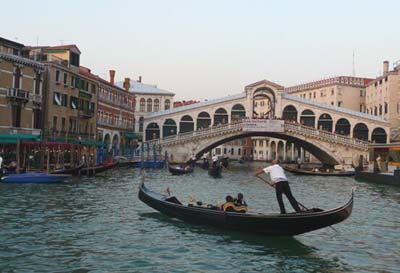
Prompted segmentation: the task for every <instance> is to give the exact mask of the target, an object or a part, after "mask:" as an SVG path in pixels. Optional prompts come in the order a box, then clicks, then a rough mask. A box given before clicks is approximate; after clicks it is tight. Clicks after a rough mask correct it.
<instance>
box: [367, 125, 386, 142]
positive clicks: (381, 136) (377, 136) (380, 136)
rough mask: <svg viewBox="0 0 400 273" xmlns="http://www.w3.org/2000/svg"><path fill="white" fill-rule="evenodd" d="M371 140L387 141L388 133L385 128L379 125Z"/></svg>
mask: <svg viewBox="0 0 400 273" xmlns="http://www.w3.org/2000/svg"><path fill="white" fill-rule="evenodd" d="M371 140H372V142H374V143H386V141H387V135H386V132H385V130H384V129H382V128H380V127H377V128H375V129H374V130H373V131H372V136H371Z"/></svg>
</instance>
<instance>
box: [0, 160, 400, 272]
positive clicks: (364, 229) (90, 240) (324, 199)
mask: <svg viewBox="0 0 400 273" xmlns="http://www.w3.org/2000/svg"><path fill="white" fill-rule="evenodd" d="M254 168H255V167H254V166H250V165H240V166H236V167H233V168H232V169H231V170H229V171H227V172H225V173H224V174H223V178H222V179H213V178H211V177H209V176H208V175H207V173H206V172H205V171H202V170H197V169H196V171H195V172H194V173H193V174H191V175H189V176H179V177H175V176H171V175H170V174H169V173H168V172H166V171H164V170H150V171H148V173H147V181H149V183H148V184H149V185H148V186H149V187H150V188H152V189H154V190H156V191H158V192H164V191H165V189H166V188H167V187H169V188H170V189H171V191H172V192H173V193H174V194H176V195H177V196H178V197H179V199H180V200H181V201H183V202H187V200H188V198H189V197H190V196H194V197H195V198H196V199H197V200H202V201H204V202H208V203H218V202H222V201H223V199H224V196H225V195H227V194H236V193H237V192H243V193H244V194H245V197H246V199H247V202H248V203H249V205H250V209H251V210H252V211H256V212H276V211H278V210H279V209H278V205H277V203H276V200H275V194H274V192H273V191H272V190H271V189H270V188H268V187H267V186H266V185H265V184H264V183H263V182H261V181H259V180H256V179H254V176H253V173H254ZM138 173H139V172H138V171H137V170H132V169H119V170H112V171H111V172H108V173H106V174H105V175H102V176H99V177H95V178H83V179H74V180H71V181H69V183H65V184H59V185H33V184H32V185H0V223H1V229H0V238H1V244H0V272H75V273H86V272H266V271H268V272H395V271H396V270H398V268H399V267H400V264H399V259H398V256H397V252H398V249H400V239H399V236H398V235H399V233H398V232H399V227H400V220H399V218H398V212H399V209H400V192H399V191H400V190H399V188H396V187H390V186H381V185H373V184H365V183H358V182H356V181H354V180H353V179H352V178H335V177H328V178H318V177H300V176H292V175H291V176H290V177H289V178H290V181H291V187H292V190H293V192H294V194H295V196H296V198H297V199H298V200H299V201H301V202H302V203H303V204H305V205H307V206H309V207H322V208H329V207H333V206H337V205H339V204H341V203H343V202H345V201H346V200H347V199H348V197H349V191H350V188H351V187H352V186H358V189H357V191H356V198H355V206H354V211H353V214H352V216H351V217H350V218H349V219H348V220H347V221H345V222H344V223H341V224H339V225H337V226H336V229H338V230H339V233H336V232H334V231H332V230H330V229H323V230H319V231H315V232H312V233H309V234H304V235H301V236H296V237H294V238H292V237H277V238H274V237H262V236H256V235H251V234H250V235H249V234H240V233H237V232H232V231H221V230H218V229H214V228H209V227H202V226H194V225H189V224H186V223H183V222H181V221H178V220H176V219H170V218H168V217H166V216H164V215H161V214H160V213H158V212H155V211H154V210H152V209H151V208H149V207H147V206H146V205H145V204H143V203H141V202H140V201H139V200H138V199H137V186H138V184H139V182H140V177H139V175H138ZM286 204H287V202H286ZM287 207H288V208H290V205H288V204H287Z"/></svg>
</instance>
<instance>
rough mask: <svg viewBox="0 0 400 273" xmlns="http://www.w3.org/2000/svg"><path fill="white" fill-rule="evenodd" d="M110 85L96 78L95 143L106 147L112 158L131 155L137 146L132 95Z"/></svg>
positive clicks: (111, 83) (111, 74)
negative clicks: (98, 142)
mask: <svg viewBox="0 0 400 273" xmlns="http://www.w3.org/2000/svg"><path fill="white" fill-rule="evenodd" d="M114 77H115V70H110V81H106V80H104V79H102V78H100V77H98V82H99V98H98V108H97V140H98V141H103V142H105V144H106V145H107V151H108V152H112V154H113V155H114V156H115V155H125V156H127V155H132V154H133V152H134V149H135V147H136V143H137V136H136V135H135V95H134V94H133V93H131V92H129V91H128V90H126V89H123V88H120V87H118V86H116V85H115V84H114Z"/></svg>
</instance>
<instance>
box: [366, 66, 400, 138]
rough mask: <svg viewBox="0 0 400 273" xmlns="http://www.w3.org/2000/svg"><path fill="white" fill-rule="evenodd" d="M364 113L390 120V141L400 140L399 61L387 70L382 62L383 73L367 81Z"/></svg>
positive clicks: (387, 67)
mask: <svg viewBox="0 0 400 273" xmlns="http://www.w3.org/2000/svg"><path fill="white" fill-rule="evenodd" d="M365 105H366V107H365V111H364V112H365V113H367V114H370V115H374V116H378V117H380V118H383V119H385V120H387V121H389V122H390V132H391V135H390V139H391V141H392V142H393V141H400V128H399V126H400V62H397V63H395V64H394V66H393V69H392V70H389V62H388V61H384V62H383V73H382V75H380V76H379V77H377V78H375V79H374V80H372V81H371V82H369V83H368V85H367V88H366V102H365Z"/></svg>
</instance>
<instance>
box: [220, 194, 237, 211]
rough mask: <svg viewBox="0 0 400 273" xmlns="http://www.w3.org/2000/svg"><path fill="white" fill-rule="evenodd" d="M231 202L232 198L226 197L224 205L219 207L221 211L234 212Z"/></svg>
mask: <svg viewBox="0 0 400 273" xmlns="http://www.w3.org/2000/svg"><path fill="white" fill-rule="evenodd" d="M233 201H234V200H233V197H232V196H230V195H228V196H226V197H225V203H223V204H222V205H221V210H223V211H235V210H234V208H233V207H234V206H235V204H234V203H233Z"/></svg>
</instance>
